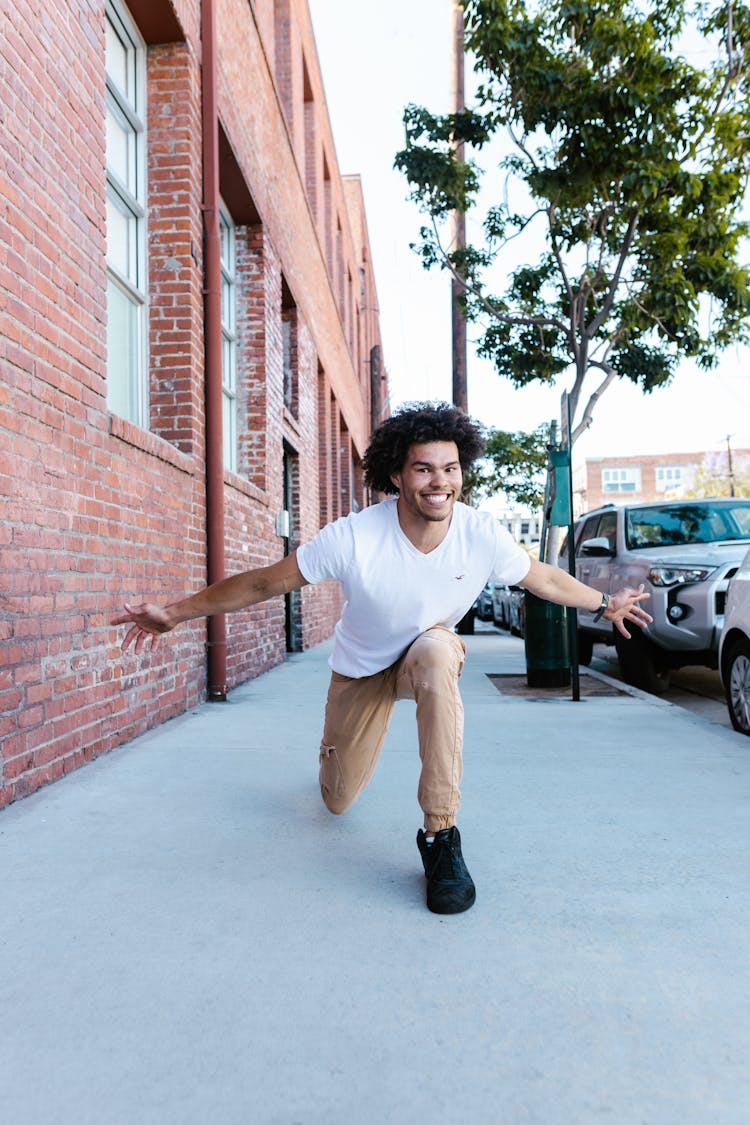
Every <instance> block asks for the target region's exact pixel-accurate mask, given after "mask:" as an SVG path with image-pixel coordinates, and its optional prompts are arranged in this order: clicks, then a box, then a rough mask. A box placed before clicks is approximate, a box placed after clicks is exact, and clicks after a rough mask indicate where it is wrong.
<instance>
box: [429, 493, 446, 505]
mask: <svg viewBox="0 0 750 1125" xmlns="http://www.w3.org/2000/svg"><path fill="white" fill-rule="evenodd" d="M447 499H448V493H447V492H440V493H435V494H433V495H432V496H425V500H426V501H427V503H428V504H444V503H445V501H446V500H447Z"/></svg>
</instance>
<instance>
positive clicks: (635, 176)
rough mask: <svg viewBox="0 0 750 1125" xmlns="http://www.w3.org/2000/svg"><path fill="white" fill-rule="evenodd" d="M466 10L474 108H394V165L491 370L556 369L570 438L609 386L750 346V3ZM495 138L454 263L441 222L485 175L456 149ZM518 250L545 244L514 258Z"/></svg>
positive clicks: (535, 375) (495, 2)
mask: <svg viewBox="0 0 750 1125" xmlns="http://www.w3.org/2000/svg"><path fill="white" fill-rule="evenodd" d="M649 9H650V10H649ZM464 11H465V23H466V42H467V49H468V51H469V52H470V53H471V55H472V56H473V58H474V60H475V62H474V66H475V70H476V72H477V75H478V81H479V85H478V92H477V97H476V105H475V106H474V108H470V109H467V110H465V111H463V112H461V113H458V114H447V115H443V116H438V115H434V114H432V113H429V112H428V111H427V110H426V109H423V108H420V107H418V106H414V105H410V106H408V107H407V109H406V111H405V113H404V123H405V128H406V145H405V148H404V149H403V150H402V151H401V152H399V153H398V154H397V156H396V166H397V167H398V168H400V169H401V170H402V171H403V172H404V173H405V175H406V177H407V178H408V180H409V182H410V184H411V185H412V198H414V199H415V200H417V201H418V202H419V204H420V206H421V207H422V209H423V210H424V211H425V212H426V213H427V214H428V215H429V217H430V223H429V224H428V225H426V226H424V227H423V229H422V231H421V235H420V239H421V241H420V243H419V244H418V246H417V249H418V251H419V253H420V254H421V256H422V259H423V262H424V265H425V266H426V267H428V268H429V267H431V266H434V265H440V266H442V267H444V268H447V269H450V270H451V271H453V272H454V273H455V274H456V275H458V276H459V277H461V278H462V279H463V280H464V282H465V283H466V297H465V304H466V313H467V316H468V318H469V319H470V320H472V321H475V322H477V324H478V325H480V326H481V335H480V341H479V345H478V348H479V353H480V354H481V355H482V356H485V357H487V358H489V359H490V360H491V361H492V362H493V363H494V365H495V368H496V370H497V372H498V374H499V375H501V376H503V377H505V378H508V379H510V380H511V381H512V382H513V384H514V385H515V386H517V387H523V386H525V385H527V384H529V383H531V382H532V381H535V380H536V381H539V382H542V383H552V382H554V381H555V379H556V378H557V377H558V376H561V375H562V374H563V373H566V374H568V377H569V387H568V390H569V395H570V407H571V418H572V434H571V439H572V441H575V439H576V438H578V437H579V436H580V434H581V433H582V432H583V431H584V430H585V429H586V428H587V427H588V426H589V425H590V424H591V420H592V414H593V410H594V406H595V404H596V401H597V399H598V398H599V397H600V396H601V395H602V394H603V392H604V391H605V390H606V389H607V387H609V386H610V384H611V383H612V382H613V381H614V380H615V379H617V378H618V377H620V378H626V379H630V380H631V381H632V382H634V383H636V384H637V385H639V386H640V387H641V388H642V389H643V391H646V392H650V391H652V390H653V389H654V388H655V387H658V386H661V385H664V384H666V383H668V382H669V381H670V379H671V378H672V376H673V374H674V371H675V368H676V365H677V363H678V361H679V360H680V359H681V358H683V357H688V356H689V357H693V358H694V359H695V360H696V361H697V363H698V364H699V365H700V366H702V367H703V368H705V369H706V370H708V369H710V368H712V367H714V366H715V364H716V362H717V358H718V355H719V354H720V352H721V351H722V349H723V348H725V347H726V346H727V345H728V344H731V343H738V342H741V343H746V342H748V341H749V340H750V331H749V330H748V320H749V317H750V284H749V283H750V273H749V271H748V268H747V266H746V265H745V264H743V263H742V262H741V260H740V258H741V254H742V252H743V239H744V238H745V237H746V235H747V233H748V225H747V224H746V223H745V222H742V221H740V219H739V217H738V216H739V214H740V209H741V206H742V202H743V199H744V196H745V191H746V188H747V176H748V167H749V159H748V158H749V156H750V97H748V94H750V68H749V67H748V61H749V60H748V45H749V44H750V8H748V6H747V5H745V4H740V3H732V2H731V0H730V2H729V3H725V4H723V5H721V6H719V7H716V8H713V9H711V8H709V7H707V6H705V5H703V4H692V5H691V4H689V3H686V2H685V0H660V3H659V4H658V5H643V4H640V3H637V2H636V3H634V2H632V0H625V2H624V3H623V2H621V0H538V2H537V3H535V4H534V5H528V4H526V3H523V2H521V0H507V2H504V0H465V4H464ZM695 36H700V37H701V39H700V42H701V43H703V45H704V46H705V45H708V46H709V47H712V49H713V50H712V52H711V51H709V52H708V53H709V54H710V55H711V57H713V58H714V59H715V62H713V63H711V64H709V65H707V66H706V67H704V68H700V67H698V66H695V65H693V64H692V63H691V62H689V61H688V60H687V58H686V57H685V43H686V42H687V38H686V37H690V42H691V44H692V43H693V40H694V37H695ZM690 53H691V54H692V53H693V52H692V48H691V52H690ZM701 57H704V54H703V53H702V54H701ZM505 134H507V137H508V138H509V139H510V143H508V142H507V140H506V142H505V143H504V147H503V152H502V155H501V156H500V158H499V166H500V170H501V176H500V177H499V178H498V177H497V174H495V176H494V179H493V183H497V184H498V188H497V190H496V191H493V199H492V204H491V206H489V207H488V208H487V209H486V215H485V216H484V218H483V219H482V227H483V235H482V238H481V239H480V240H478V244H477V245H468V246H467V247H466V248H465V249H459V250H453V251H452V250H451V249H450V248H449V247H446V246H445V244H444V233H443V232H444V221H445V220H446V219H447V217H448V215H449V213H450V212H451V211H452V210H454V209H457V210H460V211H464V212H466V211H468V210H469V209H470V208H472V207H474V206H475V205H476V204H477V199H478V195H479V190H480V183H481V179H482V172H481V170H480V167H479V165H478V163H477V162H476V159H470V160H468V161H466V162H465V163H461V162H458V161H457V160H456V157H455V141H456V140H457V139H459V138H463V139H464V140H465V141H466V143H467V145H468V146H469V147H470V148H473V149H474V150H475V151H476V152H478V151H479V150H482V149H485V150H486V152H487V153H488V154H490V155H491V153H492V151H493V149H497V148H498V144H497V140H499V138H500V136H501V135H505ZM492 142H495V143H494V144H493V143H492ZM517 199H520V204H519V202H517V201H516V202H514V200H517ZM532 234H533V237H532ZM519 236H521V237H519ZM514 239H518V241H517V242H515V243H514V241H513V240H514ZM524 244H526V245H528V246H529V247H532V246H539V247H542V250H541V252H540V253H539V255H538V257H537V258H536V260H535V261H534V262H532V263H531V264H523V265H518V260H519V258H518V254H517V249H518V248H519V247H520V248H523V246H524ZM498 277H499V278H500V279H502V283H501V285H500V286H499V289H500V291H497V292H496V291H495V290H496V288H497V286H496V282H497V278H498ZM587 377H590V378H588V379H587ZM625 421H626V420H625V419H624V420H623V422H624V423H625Z"/></svg>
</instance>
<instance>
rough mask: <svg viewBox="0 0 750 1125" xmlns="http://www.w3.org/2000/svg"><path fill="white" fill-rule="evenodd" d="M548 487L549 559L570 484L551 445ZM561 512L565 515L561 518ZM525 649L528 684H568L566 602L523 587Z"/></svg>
mask: <svg viewBox="0 0 750 1125" xmlns="http://www.w3.org/2000/svg"><path fill="white" fill-rule="evenodd" d="M547 451H548V454H549V468H548V476H547V487H546V489H545V498H544V515H545V531H546V533H547V534H546V535H545V536H544V538H543V547H544V551H543V552H542V551H540V558H541V557H542V555H543V554H544V557H543V558H542V561H549V551H548V545H549V539H548V536H549V530H550V528H558V527H566V526H567V525H568V523H569V515H568V509H569V507H570V503H569V494H570V487H569V483H568V477H567V474H566V473H565V472H563V471H562V470H563V469H564V468H566V467H567V460H566V457H567V454H566V453H565V451H563V450H560V449H557V448H555V447H554V446H552V445H550V446H548V448H547ZM561 515H564V518H561ZM524 603H525V607H526V628H525V649H526V682H527V683H528V685H529V687H567V685H568V684H569V683H570V657H569V654H568V611H567V609H566V608H565V606H561V605H557V604H556V603H555V602H548V601H544V600H543V599H542V598H537V597H535V596H534V595H533V594H530V593H529V591H528V590H527V591H526V594H525V598H524Z"/></svg>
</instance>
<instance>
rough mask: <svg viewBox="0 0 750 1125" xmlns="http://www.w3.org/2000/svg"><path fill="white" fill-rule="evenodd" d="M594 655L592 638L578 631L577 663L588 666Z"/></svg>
mask: <svg viewBox="0 0 750 1125" xmlns="http://www.w3.org/2000/svg"><path fill="white" fill-rule="evenodd" d="M593 655H594V638H593V637H590V636H589V634H588V633H582V632H581V630H580V629H579V630H578V663H579V664H587V665H588V664H590V663H591V658H592V657H593Z"/></svg>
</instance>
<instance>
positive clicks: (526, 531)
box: [497, 508, 542, 550]
mask: <svg viewBox="0 0 750 1125" xmlns="http://www.w3.org/2000/svg"><path fill="white" fill-rule="evenodd" d="M497 520H498V523H499V524H500V526H501V527H504V528H505V529H506V531H509V532H510V534H511V535H512V536H513V538H514V539H515V540H516V542H517V543H521V544H523V546H524V547H528V548H529V549H530V550H533V549H534V548H538V547H539V540H540V538H541V533H542V515H541V512H528V511H520V512H519V511H513V510H511V509H510V508H509V509H507V510H506V511H503V512H500V513H499V514H498V516H497Z"/></svg>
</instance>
